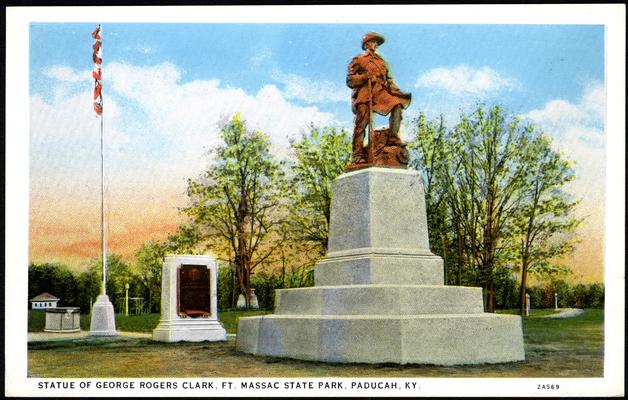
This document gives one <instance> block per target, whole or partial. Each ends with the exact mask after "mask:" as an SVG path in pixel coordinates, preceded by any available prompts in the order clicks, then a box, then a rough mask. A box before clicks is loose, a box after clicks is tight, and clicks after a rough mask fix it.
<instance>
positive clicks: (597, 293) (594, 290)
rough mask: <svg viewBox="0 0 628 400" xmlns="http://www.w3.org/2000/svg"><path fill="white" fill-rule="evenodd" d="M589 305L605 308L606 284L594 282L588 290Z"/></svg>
mask: <svg viewBox="0 0 628 400" xmlns="http://www.w3.org/2000/svg"><path fill="white" fill-rule="evenodd" d="M588 292H589V293H588V307H590V308H604V285H602V284H600V283H592V284H590V285H589V290H588Z"/></svg>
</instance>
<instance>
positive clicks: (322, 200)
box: [289, 126, 351, 256]
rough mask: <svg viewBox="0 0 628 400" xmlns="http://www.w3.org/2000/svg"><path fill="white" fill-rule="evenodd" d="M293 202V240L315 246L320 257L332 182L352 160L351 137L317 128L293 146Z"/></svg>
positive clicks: (329, 214)
mask: <svg viewBox="0 0 628 400" xmlns="http://www.w3.org/2000/svg"><path fill="white" fill-rule="evenodd" d="M292 149H293V155H294V158H295V163H294V164H293V165H292V166H291V173H292V201H291V202H290V206H289V210H290V224H289V226H290V229H291V232H292V233H293V238H294V239H295V240H299V241H302V242H305V243H310V244H312V245H313V247H314V250H315V253H317V255H318V256H320V255H322V254H324V253H325V251H326V250H327V241H328V235H329V223H330V218H331V197H332V182H333V181H334V179H335V178H336V177H337V176H338V175H340V174H342V173H343V172H344V170H345V167H346V165H347V163H348V162H349V159H350V157H351V140H350V137H349V134H348V133H347V132H345V131H344V130H343V131H337V130H336V129H334V128H329V127H327V128H323V129H319V128H316V127H314V126H312V127H311V130H310V132H309V134H308V135H303V136H302V137H301V140H299V141H298V142H293V143H292Z"/></svg>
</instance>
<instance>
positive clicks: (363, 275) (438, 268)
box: [314, 250, 444, 286]
mask: <svg viewBox="0 0 628 400" xmlns="http://www.w3.org/2000/svg"><path fill="white" fill-rule="evenodd" d="M345 253H348V252H345ZM336 254H338V253H336ZM443 279H444V277H443V259H442V258H440V257H438V256H435V255H433V254H420V253H419V254H408V253H406V254H403V253H394V252H391V251H388V252H383V251H378V250H375V251H373V252H367V251H364V253H362V254H356V253H354V254H350V255H336V256H331V257H329V256H328V257H325V258H323V259H322V260H320V261H319V262H318V263H317V264H316V269H315V270H314V284H315V285H316V286H332V285H366V284H375V285H377V284H400V285H408V284H413V285H442V284H443Z"/></svg>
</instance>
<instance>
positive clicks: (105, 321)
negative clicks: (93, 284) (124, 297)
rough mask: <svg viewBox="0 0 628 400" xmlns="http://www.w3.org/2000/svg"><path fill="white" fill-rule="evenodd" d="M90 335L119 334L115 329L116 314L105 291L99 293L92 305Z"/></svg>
mask: <svg viewBox="0 0 628 400" xmlns="http://www.w3.org/2000/svg"><path fill="white" fill-rule="evenodd" d="M89 335H90V336H120V332H118V331H117V330H116V314H115V313H114V311H113V304H111V301H110V300H109V296H107V294H106V293H104V289H103V293H102V294H100V295H99V296H98V297H97V298H96V302H95V303H94V305H93V306H92V316H91V322H90V328H89Z"/></svg>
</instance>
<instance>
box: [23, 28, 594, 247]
mask: <svg viewBox="0 0 628 400" xmlns="http://www.w3.org/2000/svg"><path fill="white" fill-rule="evenodd" d="M94 27H95V23H73V24H68V23H31V24H30V38H29V43H30V47H29V67H30V69H29V78H30V81H29V85H30V101H31V105H30V108H31V113H30V115H31V118H30V126H31V128H30V129H31V132H30V138H31V141H30V170H31V199H34V200H33V201H32V206H31V211H32V212H31V218H32V223H34V224H35V226H37V224H49V223H53V224H56V225H63V224H66V225H68V224H70V223H69V222H67V221H61V220H60V219H59V220H54V219H53V220H52V221H51V220H50V215H56V216H60V215H66V214H67V215H83V214H81V213H77V212H76V210H74V211H72V210H68V209H67V208H68V206H67V205H62V204H64V203H63V199H64V198H65V197H64V196H66V195H75V194H76V193H82V194H83V198H84V199H85V201H87V202H88V203H89V204H90V207H91V206H93V205H97V204H98V198H97V197H95V195H94V193H97V189H98V180H97V178H98V177H99V169H98V168H99V164H98V162H97V161H98V154H99V153H98V151H99V126H100V124H99V120H98V118H96V117H95V115H94V113H93V111H92V109H91V99H90V94H91V88H92V87H93V80H92V78H91V76H90V71H91V69H92V62H91V45H92V42H93V39H92V38H91V36H90V33H91V31H92V30H93V29H94ZM369 31H377V32H379V33H381V34H383V35H384V36H385V37H386V43H384V44H383V45H382V46H381V47H380V49H379V51H380V53H381V54H382V55H383V56H384V58H386V59H387V60H388V62H389V63H390V65H391V68H392V73H393V77H394V79H395V81H396V82H397V84H398V86H399V87H400V88H401V89H402V90H405V91H409V92H411V93H412V94H413V101H412V105H411V107H410V108H409V109H408V110H406V112H405V117H404V125H403V126H402V135H404V136H405V137H407V136H409V135H411V133H412V132H411V122H412V120H413V119H414V118H416V117H417V116H418V115H419V113H420V112H424V113H426V114H427V115H428V116H429V117H430V118H435V117H437V116H438V115H439V114H441V113H442V114H444V115H445V118H446V121H447V122H448V125H449V126H453V125H454V123H455V121H456V119H457V117H458V115H459V113H460V111H461V110H464V111H469V110H471V108H472V107H474V106H475V104H477V102H480V101H481V102H485V103H487V104H496V103H497V104H501V105H503V106H504V107H505V109H506V110H507V111H508V112H511V113H514V114H519V115H521V116H522V118H523V119H524V120H525V121H526V122H532V123H534V124H535V125H536V126H537V127H539V128H540V129H543V130H545V131H546V132H547V133H549V134H550V135H551V136H552V137H553V138H554V140H555V146H556V148H557V149H559V150H560V151H563V152H564V153H565V154H566V156H567V157H568V158H570V159H572V160H573V161H574V162H575V168H576V174H577V176H578V178H577V179H576V182H574V184H573V185H572V186H571V187H570V190H571V191H572V192H573V194H574V195H575V196H577V197H581V198H584V200H583V205H582V207H581V213H582V215H587V216H588V218H589V220H588V221H589V224H588V225H587V229H588V230H589V231H590V232H589V233H587V235H594V236H595V235H597V236H596V237H597V238H598V239H597V243H598V244H599V246H600V248H599V249H598V250H599V251H597V250H596V251H597V252H598V253H600V252H601V248H602V247H601V246H602V244H601V243H602V241H601V235H602V234H603V229H604V227H603V215H604V214H603V208H601V207H600V204H603V200H604V190H605V187H604V177H605V174H604V168H605V162H606V153H605V151H606V150H605V143H606V133H605V115H606V114H605V113H606V88H605V75H604V71H605V64H604V62H605V61H604V54H605V53H604V51H605V49H604V44H605V42H604V33H605V30H604V26H603V25H565V24H562V25H531V24H526V25H524V24H522V25H486V24H484V25H482V24H449V25H442V24H384V25H378V24H368V25H367V24H261V23H256V24H121V23H108V24H103V33H102V35H103V66H104V67H103V84H104V89H103V93H104V108H105V127H106V129H105V132H106V154H107V156H106V157H107V161H106V162H107V168H108V170H107V178H106V179H107V186H108V196H109V198H108V201H109V204H110V207H111V211H110V212H111V213H112V215H113V216H112V219H115V218H116V215H119V216H120V218H122V216H123V215H124V216H125V219H124V221H122V220H121V221H118V226H121V228H119V229H121V230H122V231H123V233H125V234H129V235H133V232H134V230H135V229H136V227H137V225H138V224H139V225H142V224H143V223H145V221H146V220H151V221H153V222H155V221H157V222H155V224H157V225H159V224H158V220H159V219H160V218H161V219H162V220H163V219H170V220H172V219H174V218H176V208H177V207H180V206H183V205H184V202H185V196H184V191H185V182H186V178H190V177H195V176H197V175H198V174H199V173H200V172H201V171H202V169H203V168H205V167H206V166H207V163H208V162H211V160H209V161H208V158H207V151H208V149H209V148H211V147H212V146H215V145H216V144H217V143H218V127H219V126H220V124H221V123H224V121H225V119H226V118H229V117H231V116H232V115H233V114H234V113H235V112H242V114H243V117H244V118H245V120H246V121H247V124H248V126H249V128H253V129H260V130H262V131H264V132H265V133H267V134H268V135H269V136H270V138H271V140H272V142H273V146H274V149H275V154H276V155H277V156H278V157H287V156H289V140H288V138H295V137H298V135H299V134H301V133H303V132H305V131H306V130H307V128H308V126H309V124H310V123H314V124H315V125H319V126H320V125H332V126H339V127H342V128H346V129H349V130H350V129H351V125H352V118H353V115H352V113H351V108H350V103H349V95H350V91H349V89H348V88H347V87H346V85H345V77H346V75H345V74H346V68H347V64H348V62H349V61H350V60H351V58H352V57H354V56H355V55H357V54H359V53H361V51H362V50H361V48H360V44H361V37H362V35H363V34H365V33H366V32H369ZM386 123H387V121H386V119H385V118H380V119H378V120H377V124H378V125H381V124H386ZM130 192H132V193H134V195H133V196H129V193H130ZM53 197H54V198H55V199H57V200H56V201H52V200H51V198H53ZM37 199H42V200H41V201H40V202H38V201H37ZM131 203H133V204H131ZM146 204H150V205H151V206H150V207H148V209H146ZM54 207H57V208H58V209H56V210H55V208H54ZM63 207H65V208H64V211H61V208H63ZM129 208H133V209H142V210H143V211H142V213H140V214H141V216H137V218H136V220H134V221H131V222H129V221H127V219H128V214H129V213H128V212H125V211H124V210H125V209H129ZM164 209H167V210H168V212H166V213H164ZM116 210H117V211H116ZM116 213H117V214H116ZM88 214H89V212H86V214H85V215H88ZM166 214H167V215H166ZM89 215H90V217H89V218H94V217H93V216H91V214H89ZM164 215H166V216H164ZM38 216H39V217H38ZM38 218H40V219H38ZM58 218H61V217H58ZM72 218H74V219H76V218H78V217H72ZM85 218H87V217H85V216H83V217H80V218H79V219H82V220H85ZM142 221H144V222H142ZM75 222H76V221H75ZM94 224H96V220H94ZM70 225H71V224H70ZM164 226H166V225H164ZM167 226H168V227H171V224H167ZM70 228H71V227H70V226H69V225H68V229H70ZM112 229H113V228H112ZM155 230H158V229H157V228H155ZM591 232H593V233H591ZM114 234H115V232H114V233H112V235H114ZM137 236H138V237H140V236H141V235H137ZM142 239H146V238H145V237H142Z"/></svg>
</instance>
